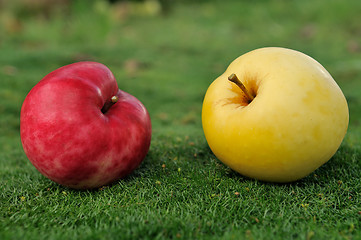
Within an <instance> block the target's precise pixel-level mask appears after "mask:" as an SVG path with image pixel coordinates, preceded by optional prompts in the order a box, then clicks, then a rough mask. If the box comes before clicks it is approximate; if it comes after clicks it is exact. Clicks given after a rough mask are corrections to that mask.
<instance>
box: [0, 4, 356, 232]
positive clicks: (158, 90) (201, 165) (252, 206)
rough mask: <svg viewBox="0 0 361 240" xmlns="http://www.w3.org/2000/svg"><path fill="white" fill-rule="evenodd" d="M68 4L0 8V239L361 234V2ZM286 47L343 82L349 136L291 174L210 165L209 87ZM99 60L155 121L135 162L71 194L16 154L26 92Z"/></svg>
mask: <svg viewBox="0 0 361 240" xmlns="http://www.w3.org/2000/svg"><path fill="white" fill-rule="evenodd" d="M84 2H85V1H75V3H74V4H73V5H72V6H70V7H69V9H68V10H67V13H66V14H63V13H59V12H58V11H54V12H52V15H51V17H46V16H43V15H42V14H41V13H33V14H30V15H26V14H21V13H22V11H21V9H22V8H21V5H19V6H17V8H15V9H14V6H12V8H10V7H9V8H6V7H5V8H2V9H1V10H0V11H1V14H0V16H1V18H0V83H1V88H0V116H1V118H0V179H1V186H0V239H361V224H360V222H361V194H360V193H361V160H360V159H361V157H360V153H361V150H360V146H359V145H360V144H359V143H360V140H361V128H360V120H359V119H360V116H361V110H360V109H361V107H360V106H361V97H360V95H359V92H360V90H361V62H360V57H361V41H360V39H361V30H360V29H361V25H360V23H361V15H360V14H359V9H361V2H359V1H356V0H355V1H348V2H347V3H346V2H342V1H338V0H330V1H328V2H327V5H325V4H324V2H322V1H311V0H305V1H277V0H272V1H257V2H256V3H253V2H251V1H227V2H221V1H209V2H208V1H199V2H191V1H189V2H183V3H182V2H177V3H174V4H173V3H172V4H170V5H169V9H168V8H167V10H166V12H164V13H159V12H157V10H156V9H154V8H153V10H152V11H150V10H147V8H146V7H145V6H146V5H145V4H142V3H136V4H134V3H131V4H129V5H128V8H127V10H125V8H124V7H119V6H118V7H116V6H112V7H111V6H109V5H108V4H106V3H105V2H102V1H90V3H89V2H88V1H87V5H85V4H84ZM263 46H283V47H288V48H293V49H297V50H300V51H302V52H305V53H306V54H308V55H311V56H312V57H314V58H315V59H317V60H318V61H319V62H320V63H321V64H323V65H324V66H325V67H326V69H328V71H329V72H330V73H331V74H332V75H333V76H334V78H335V80H336V81H337V82H338V84H339V85H340V87H341V88H342V90H343V92H344V94H345V96H346V98H347V100H348V103H349V109H350V125H349V130H348V133H347V135H346V137H345V139H344V141H343V143H342V145H341V147H340V149H339V151H338V152H337V153H336V154H335V156H334V157H333V158H332V159H331V160H330V161H329V162H328V163H326V164H325V165H323V166H322V167H321V168H319V169H318V170H316V171H315V172H314V173H312V174H311V175H310V176H308V177H306V178H304V179H302V180H300V181H298V182H295V183H291V184H270V183H263V182H259V181H256V180H252V179H247V178H244V177H242V176H240V175H239V174H237V173H235V172H233V171H232V170H230V169H229V168H227V167H226V166H224V165H223V164H222V163H220V162H219V161H218V160H217V159H216V158H215V156H214V155H213V154H212V152H211V151H210V150H209V148H208V146H207V143H206V141H205V138H204V136H203V131H202V126H201V119H200V115H201V105H202V100H203V96H204V94H205V91H206V89H207V87H208V86H209V84H210V83H211V82H212V81H213V80H214V79H215V78H216V77H217V76H219V75H220V74H221V73H222V72H223V71H224V70H225V68H226V67H227V66H228V64H229V63H230V62H231V61H232V60H233V59H235V58H236V57H238V56H239V55H241V54H243V53H245V52H248V51H250V50H252V49H255V48H258V47H263ZM81 60H93V61H98V62H102V63H104V64H105V65H107V66H108V67H109V68H110V69H111V70H112V71H113V73H114V75H115V76H116V78H117V80H118V84H119V87H120V88H121V89H123V90H125V91H127V92H129V93H131V94H133V95H135V96H136V97H137V98H139V99H140V100H141V101H142V102H143V103H144V105H145V106H146V107H147V109H148V111H149V113H150V115H151V119H152V124H153V135H152V144H151V148H150V151H149V154H148V156H147V157H146V159H145V160H144V162H143V163H142V165H141V166H140V167H139V168H138V169H137V170H136V171H134V173H133V174H131V175H130V176H128V177H127V178H125V179H123V180H121V181H118V182H116V183H114V184H113V185H111V186H107V187H103V188H101V189H98V190H93V191H75V190H71V189H67V188H64V187H61V186H59V185H57V184H56V183H53V182H51V181H50V180H48V179H46V178H45V177H43V176H42V175H41V174H40V173H38V172H37V171H36V170H35V168H34V167H33V166H32V165H31V163H30V162H29V161H28V160H27V158H26V156H25V154H24V153H23V150H22V147H21V143H20V137H19V115H20V108H21V104H22V101H23V100H24V98H25V96H26V94H27V93H28V91H29V90H30V89H31V88H32V87H33V86H34V85H35V84H36V83H37V82H38V81H39V80H40V79H41V78H42V77H43V76H44V75H46V74H47V73H49V72H50V71H52V70H54V69H56V68H58V67H60V66H63V65H65V64H69V63H71V62H74V61H81Z"/></svg>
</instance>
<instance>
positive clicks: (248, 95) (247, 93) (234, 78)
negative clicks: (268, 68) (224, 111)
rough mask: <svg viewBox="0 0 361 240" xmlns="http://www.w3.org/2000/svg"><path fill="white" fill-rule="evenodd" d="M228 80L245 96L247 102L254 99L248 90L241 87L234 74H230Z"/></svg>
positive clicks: (241, 84)
mask: <svg viewBox="0 0 361 240" xmlns="http://www.w3.org/2000/svg"><path fill="white" fill-rule="evenodd" d="M228 80H229V81H231V82H233V83H235V84H236V85H237V86H238V87H239V88H240V89H241V90H242V91H243V92H244V94H245V95H246V97H247V100H248V101H249V102H252V100H253V99H254V97H253V96H252V94H251V93H250V92H249V91H248V89H247V88H246V87H245V86H244V85H243V83H242V82H241V80H239V78H238V77H237V75H236V74H234V73H232V74H231V75H230V76H229V77H228Z"/></svg>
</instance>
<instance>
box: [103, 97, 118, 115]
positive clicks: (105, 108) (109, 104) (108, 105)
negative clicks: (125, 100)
mask: <svg viewBox="0 0 361 240" xmlns="http://www.w3.org/2000/svg"><path fill="white" fill-rule="evenodd" d="M118 100H119V97H117V96H113V97H111V99H110V101H107V102H106V103H105V104H104V106H103V108H102V110H101V111H102V113H103V114H105V113H106V112H108V111H109V109H110V108H111V107H112V106H113V105H114V104H115V103H116V102H118Z"/></svg>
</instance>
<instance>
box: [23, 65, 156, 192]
mask: <svg viewBox="0 0 361 240" xmlns="http://www.w3.org/2000/svg"><path fill="white" fill-rule="evenodd" d="M20 136H21V142H22V145H23V148H24V152H25V154H26V155H27V157H28V158H29V160H30V162H31V163H32V164H33V165H34V166H35V168H36V169H38V170H39V172H40V173H42V174H43V175H44V176H46V177H48V178H49V179H51V180H53V181H54V182H57V183H59V184H61V185H64V186H66V187H69V188H75V189H91V188H98V187H101V186H104V185H107V184H110V183H112V182H114V181H116V180H118V179H120V178H123V177H125V176H126V175H128V174H129V173H131V172H132V171H133V170H134V169H136V168H137V167H138V166H139V165H140V163H141V162H142V161H143V160H144V158H145V156H146V154H147V152H148V150H149V146H150V141H151V121H150V117H149V114H148V111H147V110H146V108H145V107H144V106H143V104H142V103H141V102H140V101H139V100H138V99H137V98H135V97H134V96H132V95H130V94H128V93H126V92H124V91H122V90H120V89H119V88H118V85H117V82H116V80H115V78H114V76H113V74H112V72H111V71H110V70H109V69H108V68H107V67H106V66H104V65H103V64H101V63H97V62H77V63H73V64H70V65H66V66H64V67H61V68H59V69H57V70H55V71H53V72H51V73H49V74H48V75H46V76H45V77H44V78H43V79H42V80H41V81H40V82H39V83H38V84H36V85H35V86H34V87H33V88H32V89H31V91H30V92H29V93H28V95H27V96H26V98H25V100H24V103H23V105H22V108H21V115H20Z"/></svg>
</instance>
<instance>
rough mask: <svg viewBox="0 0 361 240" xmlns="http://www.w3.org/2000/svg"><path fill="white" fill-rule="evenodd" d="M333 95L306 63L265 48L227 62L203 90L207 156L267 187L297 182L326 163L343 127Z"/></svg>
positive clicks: (321, 72)
mask: <svg viewBox="0 0 361 240" xmlns="http://www.w3.org/2000/svg"><path fill="white" fill-rule="evenodd" d="M348 120H349V112H348V106H347V102H346V99H345V96H344V95H343V93H342V91H341V89H340V88H339V86H338V85H337V83H336V82H335V81H334V79H333V78H332V76H331V75H330V74H329V73H328V72H327V71H326V69H325V68H324V67H323V66H322V65H321V64H320V63H318V62H317V61H316V60H314V59H313V58H311V57H309V56H307V55H305V54H303V53H301V52H298V51H295V50H291V49H286V48H279V47H269V48H260V49H256V50H253V51H251V52H248V53H246V54H244V55H242V56H240V57H238V58H237V59H236V60H234V61H233V62H232V63H231V64H230V65H229V67H228V68H227V70H226V71H225V72H224V73H223V74H222V75H221V76H220V77H218V78H217V79H216V80H214V82H213V83H212V84H211V85H210V86H209V88H208V90H207V92H206V95H205V97H204V101H203V107H202V125H203V130H204V134H205V137H206V140H207V142H208V145H209V147H210V148H211V150H212V152H213V153H214V154H215V156H216V157H217V158H218V159H219V160H221V161H222V162H223V163H224V164H226V165H227V166H229V167H230V168H231V169H233V170H235V171H237V172H239V173H240V174H242V175H244V176H247V177H250V178H255V179H258V180H262V181H269V182H291V181H296V180H298V179H301V178H303V177H305V176H307V175H309V174H310V173H311V172H313V171H314V170H315V169H317V168H318V167H320V166H321V165H323V164H324V163H326V162H327V161H328V160H329V159H330V158H331V157H332V156H333V155H334V154H335V152H336V151H337V149H338V148H339V146H340V144H341V142H342V140H343V138H344V136H345V134H346V131H347V127H348Z"/></svg>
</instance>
